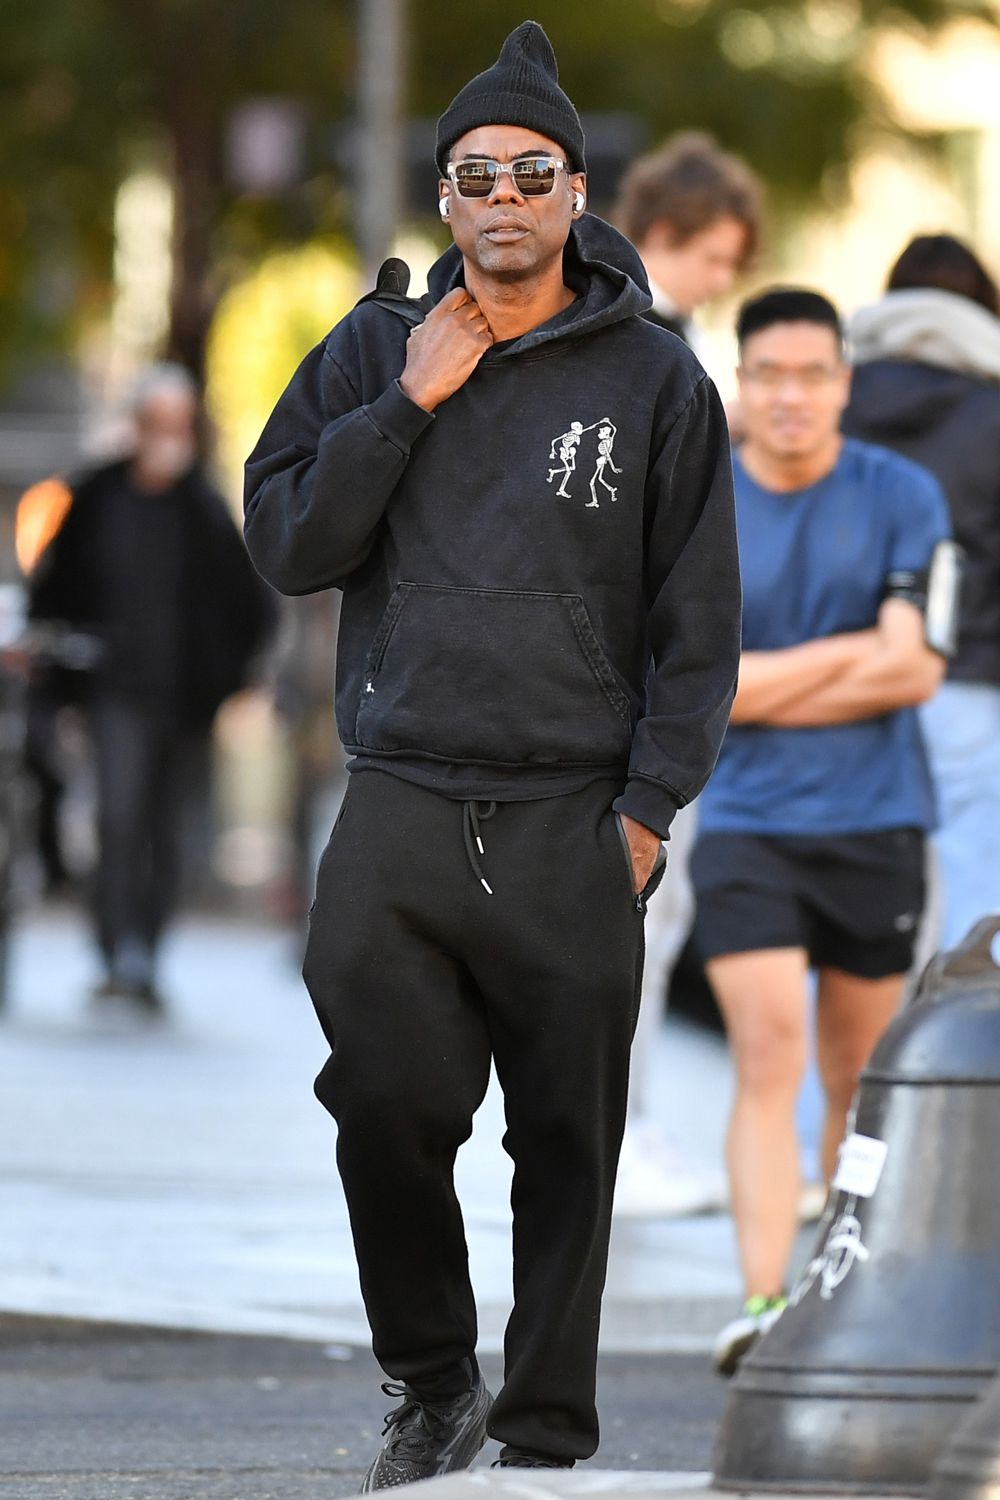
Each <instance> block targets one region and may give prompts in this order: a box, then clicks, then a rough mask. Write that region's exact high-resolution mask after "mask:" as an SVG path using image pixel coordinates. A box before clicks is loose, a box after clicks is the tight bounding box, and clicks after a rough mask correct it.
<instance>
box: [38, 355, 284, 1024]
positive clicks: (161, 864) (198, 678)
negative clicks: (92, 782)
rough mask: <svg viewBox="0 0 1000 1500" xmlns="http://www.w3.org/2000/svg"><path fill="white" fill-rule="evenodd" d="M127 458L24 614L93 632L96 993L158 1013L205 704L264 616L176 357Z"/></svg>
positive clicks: (97, 477) (254, 645) (46, 571)
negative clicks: (100, 966) (160, 973)
mask: <svg viewBox="0 0 1000 1500" xmlns="http://www.w3.org/2000/svg"><path fill="white" fill-rule="evenodd" d="M134 416H135V428H136V439H135V448H134V451H133V452H132V453H131V454H130V456H129V457H128V458H127V459H124V460H122V461H120V462H118V463H113V464H108V465H104V466H102V467H101V468H99V469H95V470H93V471H92V472H90V473H88V474H85V475H83V476H81V478H80V479H78V480H77V481H75V482H74V483H73V484H72V486H71V492H72V504H71V506H70V509H69V512H68V515H67V516H66V519H65V521H64V522H63V524H62V526H61V528H60V529H59V531H58V533H57V534H56V536H55V538H54V539H53V541H52V542H51V543H50V544H49V546H48V547H47V549H46V550H45V551H44V552H43V553H42V556H41V558H40V559H39V562H38V564H37V567H36V569H35V571H34V573H33V575H32V580H31V604H30V609H31V615H32V618H33V619H35V620H48V621H58V622H62V623H64V624H68V625H70V626H72V627H74V628H75V629H78V630H81V631H84V632H86V633H87V634H88V635H90V636H93V637H94V638H95V639H96V641H97V643H98V651H99V655H98V659H97V662H96V667H95V670H94V672H93V680H92V682H91V683H90V685H89V692H88V696H87V706H88V709H89V716H90V721H91V726H92V729H93V734H94V742H95V750H96V759H97V790H98V845H99V849H98V865H97V880H96V888H95V919H96V927H97V939H98V945H99V947H100V950H101V954H102V957H103V959H104V964H105V974H104V978H103V980H102V982H101V984H100V985H99V987H98V990H97V994H98V995H99V996H101V997H105V998H108V997H122V998H125V999H128V1000H131V1001H136V1002H139V1004H140V1005H142V1006H145V1007H148V1008H153V1009H155V1008H158V1006H159V1004H160V998H159V994H158V991H157V987H156V960H157V955H158V950H159V945H160V939H161V937H162V935H163V932H164V929H165V927H166V925H167V923H168V921H169V919H170V918H171V916H172V915H173V912H174V908H175V906H176V903H177V894H178V884H179V874H180V870H179V860H180V819H181V809H182V804H183V796H184V792H185V790H186V789H187V783H188V781H189V779H190V772H191V770H192V767H193V766H194V765H195V764H196V762H197V758H198V756H199V755H203V754H204V750H205V748H206V746H207V743H208V735H209V731H210V729H211V725H212V720H213V718H214V716H215V712H216V710H217V708H218V707H219V705H220V704H221V702H222V701H223V699H224V698H225V697H227V696H228V695H229V694H230V693H233V692H235V691H236V689H237V688H239V687H241V686H242V685H243V680H244V675H245V671H246V667H247V663H248V661H249V658H250V656H251V655H252V654H253V652H254V651H255V650H256V649H258V648H260V647H261V646H262V645H263V642H264V638H265V636H266V634H267V631H268V630H269V628H270V627H271V626H272V625H273V623H274V619H275V609H274V603H273V596H270V595H269V591H268V590H266V589H265V588H264V586H263V585H262V584H261V582H260V580H259V579H258V578H257V577H255V575H254V572H253V569H252V568H251V567H250V565H249V563H248V561H247V558H246V554H245V551H244V549H243V547H242V546H241V544H240V536H239V532H238V531H237V529H236V527H235V526H234V525H233V521H232V518H231V516H230V514H229V510H228V507H227V506H226V503H225V501H224V500H223V498H222V496H221V495H219V494H218V493H217V491H216V490H215V489H214V488H213V487H212V485H211V484H210V482H209V479H208V476H207V474H206V472H205V470H204V467H203V466H202V464H201V463H200V461H199V455H198V421H199V401H198V394H197V390H196V387H195V385H194V382H193V380H192V379H191V378H190V376H189V375H188V374H187V372H186V371H185V370H183V369H182V368H181V367H180V366H177V365H159V366H154V367H153V368H152V369H151V370H149V371H147V373H146V375H145V376H144V377H143V378H142V380H141V381H140V384H139V388H138V390H137V393H136V399H135V406H134Z"/></svg>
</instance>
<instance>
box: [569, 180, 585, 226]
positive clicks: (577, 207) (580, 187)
mask: <svg viewBox="0 0 1000 1500" xmlns="http://www.w3.org/2000/svg"><path fill="white" fill-rule="evenodd" d="M569 187H570V192H571V193H572V195H573V213H574V215H575V217H577V218H579V216H580V215H581V214H582V213H583V212H584V210H585V209H586V207H587V174H586V172H571V173H570V175H569Z"/></svg>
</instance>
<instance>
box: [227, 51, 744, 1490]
mask: <svg viewBox="0 0 1000 1500" xmlns="http://www.w3.org/2000/svg"><path fill="white" fill-rule="evenodd" d="M436 159H437V165H438V170H439V172H440V185H439V202H440V211H441V214H442V218H443V219H444V221H445V222H446V223H447V224H448V225H449V226H450V228H451V231H452V234H453V236H454V239H455V245H454V247H452V248H451V249H449V250H448V251H447V252H446V253H445V255H444V256H443V257H442V258H441V259H440V260H439V261H438V262H437V264H436V265H435V266H434V267H433V269H432V271H431V274H430V279H429V285H430V292H429V294H428V296H427V298H425V299H424V300H423V301H422V302H421V303H420V304H419V306H418V305H417V304H415V303H409V304H403V305H402V307H400V301H399V299H398V298H397V299H396V301H395V302H392V301H387V302H385V303H384V304H381V305H380V303H379V302H378V301H377V300H375V301H373V300H371V299H366V300H365V301H364V302H363V303H362V304H361V305H359V307H358V308H357V309H356V310H355V311H354V312H353V313H352V314H350V315H349V316H348V317H347V318H346V319H345V320H344V321H343V322H342V323H341V324H339V325H338V327H337V328H335V329H334V330H333V332H332V333H331V334H330V335H329V336H328V337H327V339H325V340H324V342H323V344H321V345H320V346H319V347H318V348H317V349H315V350H314V351H313V352H312V353H311V354H310V355H308V356H307V358H306V360H305V361H304V363H303V364H302V366H301V367H300V369H299V371H298V372H297V373H296V375H295V376H294V378H293V380H292V382H291V385H290V386H289V388H288V390H287V391H286V393H285V395H284V396H283V397H282V399H281V400H280V401H279V403H278V406H277V408H276V410H275V412H274V414H273V415H272V417H271V419H270V421H269V422H268V424H267V427H266V428H265V430H264V434H263V436H262V438H261V440H260V443H259V444H258V446H257V448H256V450H255V452H254V453H253V455H252V457H251V459H250V461H249V465H248V473H247V520H246V535H247V541H248V545H249V547H250V550H251V554H252V556H253V557H254V559H255V561H256V563H257V565H258V567H259V568H260V569H261V571H262V573H263V574H264V576H265V577H267V578H268V579H270V580H271V581H272V582H273V583H275V584H276V585H277V586H278V587H279V588H281V589H283V590H286V591H287V592H292V593H294V592H305V591H308V590H311V589H320V588H326V587H330V586H331V585H339V586H341V587H342V588H343V590H344V603H343V609H342V612H341V621H340V637H339V650H338V664H337V679H338V683H337V717H338V723H339V726H340V734H341V738H342V740H343V741H344V744H345V747H346V749H347V751H348V753H349V754H351V755H352V756H353V757H354V759H353V760H352V762H351V764H350V770H351V773H352V774H351V777H350V781H349V784H348V791H347V796H346V800H345V804H344V808H343V811H342V813H341V816H340V818H339V821H338V823H337V825H336V827H335V829H334V832H333V835H332V838H331V841H330V844H329V846H328V848H327V851H326V853H325V854H324V856H323V860H322V864H321V866H320V872H319V878H318V885H317V898H316V904H315V908H314V911H313V916H312V922H311V928H310V937H309V946H308V951H307V954H306V963H305V975H306V981H307V984H308V986H309V990H310V993H311V995H312V999H313V1002H314V1004H315V1006H316V1010H317V1013H318V1015H319V1018H320V1021H321V1024H322V1026H323V1029H324V1032H325V1034H326V1036H327V1039H328V1041H329V1042H330V1045H331V1049H332V1051H331V1056H330V1059H329V1061H328V1063H327V1065H326V1066H325V1067H324V1068H323V1070H322V1072H321V1073H320V1075H319V1078H318V1079H317V1082H316V1091H317V1094H318V1096H319V1098H320V1099H321V1101H322V1102H323V1103H324V1105H325V1106H326V1107H327V1108H328V1109H329V1110H330V1112H331V1113H332V1114H333V1115H334V1116H335V1118H336V1119H337V1121H338V1123H339V1126H340V1131H339V1138H338V1163H339V1166H340V1171H341V1176H342V1178H343V1182H344V1188H345V1192H346V1195H347V1200H348V1205H349V1208H350V1213H351V1223H352V1227H353V1232H354V1240H355V1246H356V1249H357V1254H358V1260H359V1264H360V1270H361V1284H362V1289H363V1292H364V1296H365V1304H366V1308H367V1311H368V1316H369V1319H370V1322H371V1325H372V1329H373V1334H374V1348H375V1353H376V1356H377V1358H378V1360H379V1362H380V1363H381V1365H382V1366H383V1368H384V1369H385V1370H386V1372H387V1373H388V1374H389V1375H390V1376H391V1377H392V1378H393V1380H396V1381H399V1382H401V1383H400V1384H398V1385H389V1386H386V1388H385V1389H386V1391H387V1393H389V1394H392V1395H394V1396H398V1397H399V1398H400V1405H398V1406H397V1407H396V1408H395V1409H394V1410H393V1411H392V1412H391V1413H390V1414H389V1416H388V1418H387V1422H386V1428H385V1443H384V1446H383V1449H382V1452H381V1453H380V1454H379V1455H378V1457H377V1458H376V1459H375V1461H374V1463H373V1464H372V1466H371V1468H370V1470H369V1471H368V1474H367V1477H366V1479H365V1483H364V1488H365V1489H366V1490H374V1489H382V1488H385V1487H388V1486H391V1485H395V1484H399V1483H402V1482H404V1481H406V1480H410V1479H419V1478H423V1477H426V1476H429V1475H433V1474H440V1473H444V1472H446V1471H448V1470H450V1469H459V1468H464V1467H467V1466H468V1464H469V1463H470V1462H471V1461H472V1459H473V1457H474V1455H475V1453H476V1452H477V1451H478V1449H479V1447H480V1446H481V1444H482V1443H483V1441H484V1439H485V1437H486V1434H487V1433H489V1434H490V1435H491V1436H493V1437H495V1438H497V1439H498V1440H499V1441H500V1442H501V1443H502V1444H503V1445H504V1446H503V1450H502V1454H501V1459H500V1462H501V1463H503V1464H505V1465H512V1466H517V1467H539V1468H564V1467H569V1466H571V1465H572V1464H573V1463H574V1461H575V1460H576V1459H578V1458H585V1457H587V1456H589V1455H590V1454H591V1453H592V1452H593V1451H594V1449H595V1448H596V1446H597V1440H598V1428H597V1414H596V1408H595V1379H596V1360H597V1333H598V1323H599V1315H600V1301H601V1292H602V1288H603V1284H604V1278H605V1273H606V1266H607V1253H608V1239H609V1233H610V1220H611V1201H612V1193H613V1187H614V1174H615V1166H616V1163H617V1158H618V1150H619V1146H620V1143H621V1135H622V1129H623V1126H624V1118H625V1103H626V1093H627V1083H628V1055H629V1046H630V1042H631V1038H632V1031H633V1028H634V1025H635V1018H636V1012H637V1008H638V991H639V980H640V975H641V969H642V911H643V907H644V902H645V898H646V895H647V894H648V893H649V891H650V890H651V889H652V888H653V886H654V885H655V882H656V880H657V878H658V871H659V870H660V869H661V868H662V862H663V854H662V849H661V839H662V837H663V836H664V835H665V834H666V833H667V831H668V829H669V826H670V823H671V820H672V818H673V816H674V813H675V812H676V810H677V806H678V804H679V803H681V802H683V801H686V800H688V799H689V798H690V797H691V796H693V795H694V794H695V793H696V792H697V791H698V790H699V789H700V787H701V785H702V783H703V781H704V779H705V777H706V776H707V774H708V771H709V770H710V768H711V765H712V762H713V760H714V757H715V753H716V750H717V747H718V741H719V739H720V738H721V734H722V729H723V726H724V724H725V719H726V715H727V712H728V708H729V703H730V699H731V693H732V690H733V682H734V678H735V671H736V662H737V657H738V649H739V647H738V630H739V608H738V591H739V580H738V566H737V559H736V551H735V538H734V530H733V518H732V490H731V476H730V463H729V451H728V440H727V434H726V427H725V419H724V416H723V412H722V407H721V404H720V402H719V400H718V397H717V395H716V393H715V391H714V389H713V387H712V385H711V383H710V382H709V381H708V379H707V377H706V376H705V375H704V372H703V371H702V370H701V368H700V366H699V365H698V363H697V361H696V360H695V359H694V357H693V356H692V355H691V354H690V352H689V351H688V350H686V349H685V348H684V346H683V345H682V344H681V343H680V342H679V341H678V340H676V339H673V338H669V337H668V336H667V335H665V334H664V333H663V332H662V330H660V329H658V328H655V327H653V326H652V325H651V324H649V323H647V322H644V321H643V320H642V318H641V317H639V316H638V315H639V314H640V313H642V312H643V311H645V309H646V308H647V307H648V305H649V295H648V292H647V291H646V289H645V277H644V274H643V270H642V265H641V262H640V261H639V259H638V257H637V256H636V254H635V252H634V251H633V249H632V247H631V246H630V245H629V244H628V242H627V241H626V240H625V239H624V238H623V237H622V236H621V235H619V234H618V233H617V232H616V231H615V230H613V229H612V228H611V227H610V226H609V225H606V224H604V223H602V222H601V221H600V220H599V219H596V218H593V217H592V216H590V215H587V214H586V212H585V209H586V192H587V188H586V176H585V172H584V142H583V132H582V130H581V127H580V120H579V117H578V115H577V113H576V110H575V109H574V107H573V105H572V104H571V103H570V101H569V99H568V98H567V97H566V95H565V94H564V93H563V91H562V90H561V89H560V87H559V85H558V82H557V68H556V60H555V57H554V55H553V52H552V48H551V45H550V44H549V41H548V38H547V37H546V36H545V33H544V32H543V31H542V29H541V28H540V27H539V26H537V25H536V24H535V23H534V22H530V21H528V22H524V23H523V24H522V25H521V26H519V27H518V28H517V29H516V30H515V31H514V32H512V33H511V35H510V36H509V37H508V38H507V40H506V42H505V43H504V46H503V49H502V51H501V53H500V57H499V59H498V61H497V62H496V64H495V65H494V66H493V67H491V68H490V69H488V70H487V71H486V72H485V73H482V74H480V75H479V76H478V77H477V78H475V79H474V80H473V81H472V82H471V83H470V84H468V85H467V86H466V87H465V88H464V89H463V90H462V91H461V92H460V93H459V94H458V96H457V97H456V98H455V100H454V101H453V102H452V103H451V105H450V106H449V107H448V109H447V110H446V111H445V113H444V115H443V116H442V118H441V120H440V121H439V124H438V134H437V150H436ZM407 319H412V320H414V321H416V322H417V323H418V324H419V326H416V327H414V328H413V331H412V332H409V327H408V321H407ZM421 320H422V321H421ZM408 333H409V337H407V335H408ZM602 445H604V446H603V447H602ZM557 480H558V481H559V482H558V483H556V481H557ZM558 491H561V492H562V493H558ZM651 659H652V662H653V663H654V665H655V671H653V672H652V674H651V673H650V671H649V667H650V661H651ZM491 1060H492V1061H493V1062H495V1064H496V1069H497V1074H498V1077H499V1079H500V1084H501V1087H502V1088H503V1091H504V1097H505V1109H506V1119H507V1133H506V1136H505V1145H506V1147H507V1149H508V1151H509V1152H510V1154H511V1156H512V1157H513V1159H514V1185H513V1192H512V1206H513V1216H514V1289H515V1299H514V1310H513V1313H512V1315H511V1319H510V1322H509V1324H508V1327H507V1335H506V1371H505V1383H504V1387H503V1390H502V1392H501V1393H500V1394H499V1395H498V1397H497V1400H496V1403H495V1404H494V1405H493V1406H492V1411H491V1410H490V1406H491V1402H490V1397H489V1395H488V1394H487V1392H486V1390H485V1387H484V1385H483V1382H482V1377H481V1375H480V1373H479V1370H478V1367H477V1364H476V1357H475V1344H476V1311H475V1303H474V1300H473V1293H472V1288H471V1285H470V1282H469V1271H468V1251H467V1247H466V1243H465V1236H464V1231H463V1227H462V1218H461V1213H460V1209H459V1205H458V1202H457V1199H456V1197H455V1190H454V1182H453V1167H454V1161H455V1153H456V1151H457V1149H458V1147H459V1146H460V1145H461V1143H462V1142H463V1141H464V1140H466V1139H467V1137H468V1135H469V1132H470V1131H471V1129H472V1117H473V1114H474V1112H475V1110H476V1108H477V1107H478V1105H479V1104H480V1102H481V1101H482V1098H483V1096H484V1094H485V1091H486V1087H487V1083H488V1079H489V1073H490V1063H491Z"/></svg>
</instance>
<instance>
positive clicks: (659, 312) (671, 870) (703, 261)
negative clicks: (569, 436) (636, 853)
mask: <svg viewBox="0 0 1000 1500" xmlns="http://www.w3.org/2000/svg"><path fill="white" fill-rule="evenodd" d="M613 217H614V220H615V223H616V224H617V225H618V226H619V228H620V229H622V230H623V231H624V233H625V234H626V235H627V236H628V238H629V239H630V240H631V241H632V243H633V244H634V245H635V247H636V249H637V250H638V252H639V255H640V257H641V259H642V263H643V266H644V268H645V271H646V276H647V279H648V281H649V289H650V293H651V295H652V298H653V305H652V307H650V308H649V309H647V311H646V312H645V313H644V314H643V316H644V317H646V318H648V319H649V320H650V321H651V322H653V323H657V324H659V326H660V327H661V328H666V329H668V330H669V331H670V332H671V333H675V334H676V335H677V336H678V338H682V339H684V340H685V342H686V343H689V344H691V343H693V344H694V346H695V348H696V349H697V347H698V340H697V337H696V334H695V330H694V326H693V323H692V315H693V314H694V313H695V312H696V311H697V309H698V308H699V307H701V306H703V305H704V304H705V303H706V302H710V301H712V300H713V299H715V298H717V297H722V296H725V294H726V293H727V292H728V291H730V289H731V288H732V285H733V282H734V281H735V279H736V277H737V276H738V275H739V274H740V272H741V271H743V270H745V269H746V266H747V265H748V263H749V261H750V260H751V258H752V257H753V255H754V253H755V251H756V249H757V245H758V242H759V239H760V228H761V191H760V187H759V184H758V182H757V179H756V178H755V177H754V175H753V173H752V172H751V170H750V168H749V167H748V166H747V165H746V163H745V162H743V161H741V160H740V158H739V157H737V156H732V155H730V154H729V153H728V152H726V151H723V150H722V149H721V148H720V146H719V145H718V143H717V142H716V141H714V140H713V139H712V137H711V136H709V135H705V134H703V133H702V132H700V131H693V130H692V131H683V132H681V133H679V134H677V135H674V136H671V138H670V139H669V140H668V141H666V142H665V144H664V145H663V146H661V147H660V148H659V150H657V151H654V152H651V153H650V154H649V155H647V156H643V157H640V158H639V160H637V161H635V162H633V164H632V166H631V167H630V168H629V170H628V171H627V172H626V174H625V176H624V178H623V180H622V184H621V189H620V191H619V195H618V201H617V203H616V205H615V210H614V215H613ZM697 826H698V804H697V802H692V803H689V804H688V805H687V806H686V807H682V808H681V809H680V811H679V812H678V814H677V817H676V818H675V819H674V821H673V823H672V824H671V828H670V860H669V862H668V865H667V869H666V871H665V873H664V877H663V881H662V883H661V885H660V888H659V890H658V891H657V892H656V895H655V897H653V899H652V900H651V901H650V903H649V911H648V913H647V916H646V962H645V968H644V971H643V980H642V1003H641V1006H640V1010H639V1023H638V1025H637V1027H636V1034H635V1043H634V1045H633V1047H632V1070H631V1081H630V1084H629V1107H628V1121H627V1123H626V1126H625V1137H624V1139H623V1141H622V1154H621V1161H620V1163H619V1168H618V1180H617V1183H616V1186H615V1213H616V1214H619V1215H621V1216H623V1217H631V1216H636V1217H642V1216H651V1217H652V1216H657V1217H658V1216H667V1215H671V1214H690V1213H699V1212H704V1211H705V1210H708V1209H713V1208H721V1207H722V1206H723V1204H724V1203H725V1197H726V1190H725V1182H724V1180H723V1176H722V1173H721V1172H719V1171H718V1170H717V1169H714V1168H711V1167H709V1166H707V1165H706V1164H705V1163H704V1162H701V1163H696V1162H694V1161H691V1160H688V1159H686V1157H685V1155H684V1154H683V1153H682V1152H681V1150H680V1149H679V1148H678V1146H677V1145H676V1143H675V1142H673V1141H671V1140H670V1139H669V1138H668V1136H667V1134H666V1132H665V1131H664V1130H663V1127H662V1126H661V1125H660V1123H659V1121H658V1120H657V1118H656V1114H655V1109H654V1107H653V1096H652V1086H653V1060H654V1055H655V1051H656V1044H657V1041H658V1039H659V1034H660V1029H661V1026H662V1022H663V1009H664V1001H665V997H666V995H667V992H668V990H669V987H670V980H671V976H672V975H673V972H674V968H675V966H676V964H677V961H678V959H679V958H680V955H681V951H682V949H683V948H684V945H685V943H686V942H687V938H688V934H689V932H690V930H691V921H692V918H693V916H694V892H693V890H692V888H691V877H690V872H689V869H688V865H689V861H690V857H691V849H692V847H693V844H694V837H695V831H696V829H697Z"/></svg>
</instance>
